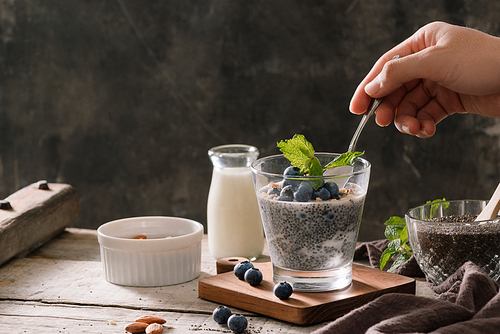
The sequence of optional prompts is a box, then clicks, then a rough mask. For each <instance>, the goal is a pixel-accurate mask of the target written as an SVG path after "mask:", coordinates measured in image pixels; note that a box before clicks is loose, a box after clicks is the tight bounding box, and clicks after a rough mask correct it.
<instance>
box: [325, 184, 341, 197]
mask: <svg viewBox="0 0 500 334" xmlns="http://www.w3.org/2000/svg"><path fill="white" fill-rule="evenodd" d="M323 188H325V189H326V190H328V191H329V192H330V198H337V197H339V186H338V185H337V184H336V183H335V182H326V183H325V184H324V185H323Z"/></svg>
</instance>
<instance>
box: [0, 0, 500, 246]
mask: <svg viewBox="0 0 500 334" xmlns="http://www.w3.org/2000/svg"><path fill="white" fill-rule="evenodd" d="M499 18H500V2H499V1H496V0H490V1H478V0H422V1H413V0H330V1H296V0H287V1H243V0H240V1H236V0H232V1H230V0H225V1H223V0H203V1H200V0H198V1H192V0H172V1H149V0H141V1H136V0H85V1H55V0H30V1H28V0H1V1H0V198H4V197H6V196H8V195H9V194H10V193H12V192H14V191H16V190H18V189H20V188H22V187H24V186H26V185H28V184H30V183H33V182H36V181H38V180H40V179H47V180H48V181H49V182H64V183H69V184H71V185H72V186H74V187H75V188H76V190H77V192H78V195H79V198H80V204H81V216H80V218H79V219H78V220H77V221H75V222H74V224H73V226H78V227H86V228H96V227H98V226H99V225H101V224H103V223H105V222H106V221H109V220H113V219H118V218H123V217H129V216H139V215H172V216H181V217H188V218H191V219H195V220H198V221H200V222H202V223H204V224H205V223H206V202H207V195H208V190H209V186H210V179H211V172H212V165H211V163H210V161H209V159H208V156H207V150H208V149H209V148H211V147H213V146H216V145H221V144H228V143H246V144H252V145H255V146H257V147H258V148H259V149H260V151H261V156H265V155H270V154H275V153H278V151H277V149H276V142H277V141H279V140H281V139H286V138H290V137H291V136H293V134H294V133H302V134H304V135H305V136H306V137H307V138H308V139H309V140H310V141H311V142H312V143H313V144H314V146H315V148H316V150H317V151H335V152H343V151H345V150H346V149H347V146H348V144H349V141H350V138H351V136H352V134H353V132H354V130H355V129H356V127H357V125H358V122H359V120H360V118H359V116H355V115H352V114H350V113H349V111H348V106H349V101H350V98H351V95H352V93H353V92H354V90H355V88H356V86H357V84H358V83H359V81H360V80H361V79H362V78H363V77H364V75H365V74H366V73H367V72H368V70H369V69H370V68H371V65H372V64H373V63H374V62H375V60H376V59H377V58H378V57H379V56H380V55H381V54H383V53H384V52H385V51H386V50H387V49H389V48H391V47H392V46H393V45H395V44H396V43H399V42H401V41H402V40H403V39H405V38H406V37H407V36H409V35H411V34H412V33H413V32H414V31H415V30H416V29H418V28H419V27H420V26H422V25H424V24H426V23H428V22H431V21H435V20H443V21H447V22H450V23H455V24H460V25H466V26H470V27H474V28H478V29H480V30H483V31H485V32H488V33H491V34H494V35H498V34H499V33H500V19H499ZM499 136H500V123H499V122H497V121H496V120H494V119H486V118H483V117H480V116H472V115H454V116H451V117H449V118H448V119H446V120H445V121H444V122H442V123H441V124H439V126H438V131H437V134H436V135H435V136H434V137H432V138H431V139H425V140H423V139H418V138H413V137H410V136H407V135H403V134H400V133H399V132H397V131H396V129H395V128H394V126H392V125H391V126H390V127H387V128H379V127H378V126H376V124H375V123H374V122H373V120H372V121H371V122H369V124H368V125H367V127H366V128H365V131H364V132H363V134H362V136H361V139H360V141H359V143H358V149H359V150H365V151H366V154H365V157H366V158H367V159H368V160H369V161H371V162H372V164H373V168H372V177H371V184H370V187H369V193H368V197H367V201H366V206H365V211H364V216H363V222H362V228H361V232H360V240H368V239H374V238H379V237H383V230H384V226H383V223H384V221H385V220H386V219H387V218H388V217H390V216H393V215H403V214H404V213H405V212H406V210H407V209H408V208H410V207H412V206H416V205H419V204H422V203H424V202H425V201H427V200H430V199H436V198H443V197H446V198H447V199H464V198H477V199H486V198H489V196H490V195H491V194H492V193H493V190H494V189H495V187H496V185H497V184H498V182H499V181H500V172H499V159H498V153H499V147H500V141H499Z"/></svg>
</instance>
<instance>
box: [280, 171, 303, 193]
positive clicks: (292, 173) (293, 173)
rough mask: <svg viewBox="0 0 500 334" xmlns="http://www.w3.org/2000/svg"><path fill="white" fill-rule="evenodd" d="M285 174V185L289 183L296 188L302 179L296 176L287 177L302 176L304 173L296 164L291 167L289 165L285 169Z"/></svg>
mask: <svg viewBox="0 0 500 334" xmlns="http://www.w3.org/2000/svg"><path fill="white" fill-rule="evenodd" d="M283 175H284V176H285V180H284V181H283V187H286V186H288V185H290V186H292V187H293V188H294V190H295V189H296V188H297V187H298V186H299V184H300V182H301V181H300V180H296V179H294V178H291V179H289V178H287V176H300V175H303V174H302V173H301V172H300V168H299V167H295V166H290V167H287V168H286V169H285V171H284V172H283Z"/></svg>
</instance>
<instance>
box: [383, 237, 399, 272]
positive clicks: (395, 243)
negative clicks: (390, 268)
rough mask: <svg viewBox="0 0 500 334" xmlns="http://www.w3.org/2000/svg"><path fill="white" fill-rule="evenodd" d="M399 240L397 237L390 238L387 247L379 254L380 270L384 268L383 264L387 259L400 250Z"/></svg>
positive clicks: (385, 263) (387, 261)
mask: <svg viewBox="0 0 500 334" xmlns="http://www.w3.org/2000/svg"><path fill="white" fill-rule="evenodd" d="M400 244H401V241H400V240H399V239H395V240H392V241H391V242H389V244H388V245H387V248H386V249H385V250H384V252H383V253H382V255H381V256H380V270H384V268H385V266H386V265H387V263H389V261H390V260H391V259H392V258H393V257H394V256H395V255H397V254H399V251H400Z"/></svg>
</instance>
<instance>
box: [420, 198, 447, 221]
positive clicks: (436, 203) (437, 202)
mask: <svg viewBox="0 0 500 334" xmlns="http://www.w3.org/2000/svg"><path fill="white" fill-rule="evenodd" d="M442 202H445V203H442ZM425 204H432V205H431V216H430V217H429V218H434V216H435V214H436V211H437V210H439V208H440V207H441V205H442V206H443V211H446V209H447V208H448V207H449V206H450V203H448V202H446V198H443V199H435V200H433V201H432V202H431V201H427V203H425Z"/></svg>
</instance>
